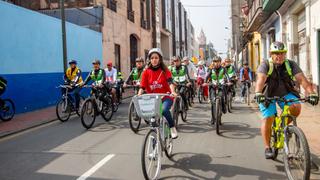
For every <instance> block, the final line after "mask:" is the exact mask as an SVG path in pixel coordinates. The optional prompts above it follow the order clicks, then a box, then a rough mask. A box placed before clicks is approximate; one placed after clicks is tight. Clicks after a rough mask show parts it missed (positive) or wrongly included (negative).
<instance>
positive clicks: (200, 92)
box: [197, 84, 205, 104]
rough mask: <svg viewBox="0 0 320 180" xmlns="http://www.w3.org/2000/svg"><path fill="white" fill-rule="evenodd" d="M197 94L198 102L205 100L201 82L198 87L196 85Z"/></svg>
mask: <svg viewBox="0 0 320 180" xmlns="http://www.w3.org/2000/svg"><path fill="white" fill-rule="evenodd" d="M197 96H198V100H199V103H200V104H201V103H202V102H204V101H205V97H204V88H203V85H202V84H201V85H199V87H198V90H197Z"/></svg>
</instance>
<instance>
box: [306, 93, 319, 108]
mask: <svg viewBox="0 0 320 180" xmlns="http://www.w3.org/2000/svg"><path fill="white" fill-rule="evenodd" d="M308 102H309V103H310V104H311V105H312V106H316V105H317V104H318V102H319V96H318V95H317V94H310V95H309V96H308Z"/></svg>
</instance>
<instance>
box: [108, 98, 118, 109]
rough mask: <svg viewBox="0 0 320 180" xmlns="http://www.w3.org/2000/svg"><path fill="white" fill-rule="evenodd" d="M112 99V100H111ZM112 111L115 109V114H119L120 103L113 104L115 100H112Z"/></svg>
mask: <svg viewBox="0 0 320 180" xmlns="http://www.w3.org/2000/svg"><path fill="white" fill-rule="evenodd" d="M110 98H111V97H110ZM111 99H112V98H111ZM112 106H113V107H112V109H113V112H117V111H118V109H119V103H115V102H113V100H112Z"/></svg>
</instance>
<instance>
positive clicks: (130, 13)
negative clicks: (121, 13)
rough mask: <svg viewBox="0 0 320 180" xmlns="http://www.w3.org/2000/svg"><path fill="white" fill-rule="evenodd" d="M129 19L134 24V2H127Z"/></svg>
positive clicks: (130, 0) (129, 0)
mask: <svg viewBox="0 0 320 180" xmlns="http://www.w3.org/2000/svg"><path fill="white" fill-rule="evenodd" d="M127 12H128V19H129V20H130V21H131V22H133V23H134V11H133V9H132V0H127Z"/></svg>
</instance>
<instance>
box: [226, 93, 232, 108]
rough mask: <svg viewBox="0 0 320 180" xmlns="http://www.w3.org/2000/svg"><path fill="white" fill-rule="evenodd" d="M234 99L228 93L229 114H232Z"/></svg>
mask: <svg viewBox="0 0 320 180" xmlns="http://www.w3.org/2000/svg"><path fill="white" fill-rule="evenodd" d="M232 99H233V97H232V94H231V92H230V93H228V97H227V106H228V111H229V113H232Z"/></svg>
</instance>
